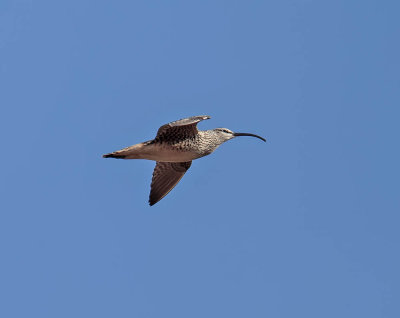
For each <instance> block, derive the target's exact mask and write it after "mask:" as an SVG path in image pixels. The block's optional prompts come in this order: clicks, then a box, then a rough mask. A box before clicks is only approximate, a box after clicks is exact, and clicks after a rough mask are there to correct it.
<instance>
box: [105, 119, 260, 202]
mask: <svg viewBox="0 0 400 318" xmlns="http://www.w3.org/2000/svg"><path fill="white" fill-rule="evenodd" d="M210 118H211V117H210V116H193V117H189V118H184V119H180V120H177V121H173V122H171V123H168V124H165V125H163V126H161V127H160V128H159V129H158V132H157V136H156V137H155V138H154V139H153V140H149V141H146V142H142V143H139V144H136V145H133V146H130V147H126V148H124V149H121V150H118V151H114V152H112V153H109V154H105V155H103V157H104V158H117V159H147V160H155V161H157V164H156V167H155V169H154V172H153V179H152V183H151V191H150V199H149V203H150V205H153V204H155V203H157V202H158V201H159V200H161V199H162V198H163V197H164V196H165V195H167V194H168V193H169V191H171V190H172V189H173V188H174V187H175V186H176V184H177V183H178V182H179V180H180V179H181V178H182V177H183V175H184V174H185V173H186V171H187V170H188V169H189V167H190V165H191V163H192V160H195V159H198V158H201V157H204V156H207V155H209V154H210V153H212V152H213V151H214V150H215V149H217V148H218V147H219V146H220V145H221V144H223V143H224V142H225V141H228V140H230V139H232V138H234V137H237V136H252V137H257V138H260V139H262V140H264V141H265V139H264V138H262V137H260V136H257V135H253V134H248V133H234V132H232V131H230V130H229V129H226V128H216V129H212V130H205V131H199V130H198V129H197V123H199V122H200V121H202V120H206V119H210Z"/></svg>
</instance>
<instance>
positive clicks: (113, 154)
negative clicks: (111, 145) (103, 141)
mask: <svg viewBox="0 0 400 318" xmlns="http://www.w3.org/2000/svg"><path fill="white" fill-rule="evenodd" d="M125 157H126V156H125V155H122V154H118V153H117V152H111V153H107V154H105V155H103V158H116V159H124V158H125Z"/></svg>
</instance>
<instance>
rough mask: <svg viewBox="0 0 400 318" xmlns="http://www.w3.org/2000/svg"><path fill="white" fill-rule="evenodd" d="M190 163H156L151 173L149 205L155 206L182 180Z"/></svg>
mask: <svg viewBox="0 0 400 318" xmlns="http://www.w3.org/2000/svg"><path fill="white" fill-rule="evenodd" d="M191 164H192V162H191V161H187V162H158V161H157V164H156V167H155V168H154V171H153V179H152V180H151V190H150V198H149V203H150V205H154V204H156V203H157V202H158V201H160V200H161V199H162V198H163V197H165V196H166V195H167V194H168V193H169V192H170V191H171V190H172V189H173V188H174V187H175V186H176V185H177V184H178V182H179V180H181V179H182V177H183V175H184V174H185V173H186V171H187V170H188V169H189V168H190V165H191Z"/></svg>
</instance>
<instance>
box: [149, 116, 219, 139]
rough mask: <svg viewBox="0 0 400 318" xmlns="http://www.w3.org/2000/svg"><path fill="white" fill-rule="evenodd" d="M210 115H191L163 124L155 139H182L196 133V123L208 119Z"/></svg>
mask: <svg viewBox="0 0 400 318" xmlns="http://www.w3.org/2000/svg"><path fill="white" fill-rule="evenodd" d="M210 118H211V117H210V116H193V117H189V118H184V119H180V120H176V121H173V122H171V123H168V124H165V125H163V126H161V127H160V128H159V129H158V132H157V136H156V139H159V140H160V139H169V140H173V139H182V138H189V137H193V136H195V135H196V134H197V132H198V130H197V127H196V126H197V123H199V122H200V121H202V120H205V119H210Z"/></svg>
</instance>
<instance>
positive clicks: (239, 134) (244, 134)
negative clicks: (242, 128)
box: [233, 133, 267, 142]
mask: <svg viewBox="0 0 400 318" xmlns="http://www.w3.org/2000/svg"><path fill="white" fill-rule="evenodd" d="M233 135H234V136H235V137H238V136H251V137H256V138H258V139H261V140H263V141H264V142H266V141H267V140H266V139H265V138H263V137H260V136H258V135H254V134H248V133H233Z"/></svg>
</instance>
